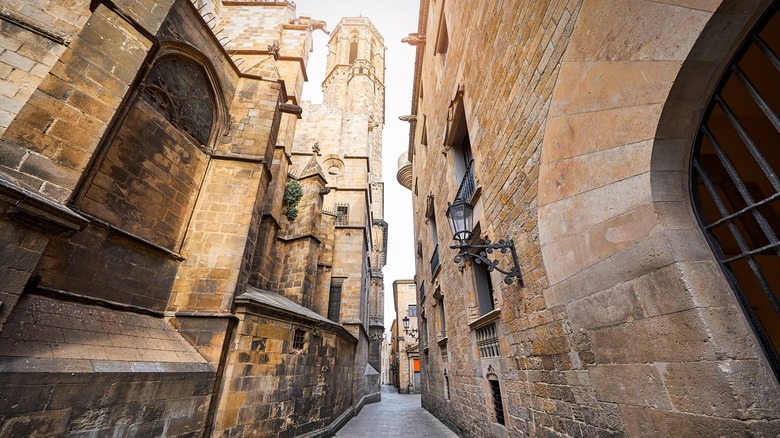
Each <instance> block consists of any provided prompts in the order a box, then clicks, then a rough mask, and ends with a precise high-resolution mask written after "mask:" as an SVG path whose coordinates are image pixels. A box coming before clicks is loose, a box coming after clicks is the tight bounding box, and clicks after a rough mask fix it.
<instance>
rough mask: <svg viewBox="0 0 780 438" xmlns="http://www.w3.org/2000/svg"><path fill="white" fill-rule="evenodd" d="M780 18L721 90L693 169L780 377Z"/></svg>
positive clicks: (702, 213) (721, 257) (750, 42)
mask: <svg viewBox="0 0 780 438" xmlns="http://www.w3.org/2000/svg"><path fill="white" fill-rule="evenodd" d="M778 53H780V16H778V15H777V6H775V7H773V8H772V9H771V12H770V15H769V16H768V17H765V18H764V20H762V22H761V23H760V24H759V25H758V26H757V27H756V29H755V30H754V33H753V35H751V36H749V37H748V38H747V40H746V42H745V43H744V44H743V46H742V48H741V49H740V51H739V53H738V56H737V57H735V58H734V60H733V61H732V64H731V65H730V66H729V68H728V69H727V73H726V74H725V76H724V77H723V79H722V80H721V82H720V84H719V85H718V87H717V88H716V91H715V93H714V95H713V97H712V100H711V101H710V103H709V106H708V108H707V111H706V113H705V117H704V119H703V121H702V124H701V126H700V128H699V133H698V137H697V141H696V146H695V149H694V155H693V158H692V161H691V165H692V169H691V188H692V192H693V193H692V196H693V200H694V205H695V212H696V216H697V218H698V220H699V223H700V225H701V227H702V229H703V231H704V234H705V236H706V237H707V240H708V241H709V243H710V246H711V248H712V250H713V252H714V254H715V257H716V258H717V259H718V262H719V263H720V265H721V268H722V269H723V272H724V273H725V275H726V278H727V279H728V280H729V283H730V284H731V287H732V289H733V290H734V293H735V295H736V297H737V299H738V301H739V302H740V305H741V306H742V309H743V311H744V312H745V314H746V315H747V317H748V319H749V321H750V323H751V325H752V326H753V329H754V331H755V333H756V335H757V337H758V338H759V340H760V342H761V345H762V346H763V349H764V351H765V352H766V354H767V357H768V359H769V362H770V363H771V364H772V366H773V368H774V369H775V372H776V373H778V374H780V355H778V352H779V351H780V273H779V272H780V271H778V269H777V266H779V265H780V239H778V235H780V178H778V171H780V152H778V151H779V150H778V147H777V145H778V144H780V117H778V110H780V88H779V87H778V86H777V84H778V82H780V59H778V56H777V54H778Z"/></svg>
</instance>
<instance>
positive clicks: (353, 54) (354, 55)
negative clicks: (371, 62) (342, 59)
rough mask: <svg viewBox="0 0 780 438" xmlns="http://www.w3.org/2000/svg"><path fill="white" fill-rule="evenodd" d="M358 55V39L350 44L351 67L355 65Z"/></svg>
mask: <svg viewBox="0 0 780 438" xmlns="http://www.w3.org/2000/svg"><path fill="white" fill-rule="evenodd" d="M357 53H358V42H357V39H353V40H352V41H350V43H349V65H352V64H354V63H355V59H357Z"/></svg>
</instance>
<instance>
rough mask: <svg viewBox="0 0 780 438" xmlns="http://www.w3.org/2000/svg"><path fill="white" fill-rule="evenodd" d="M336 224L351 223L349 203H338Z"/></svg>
mask: <svg viewBox="0 0 780 438" xmlns="http://www.w3.org/2000/svg"><path fill="white" fill-rule="evenodd" d="M336 225H349V204H336Z"/></svg>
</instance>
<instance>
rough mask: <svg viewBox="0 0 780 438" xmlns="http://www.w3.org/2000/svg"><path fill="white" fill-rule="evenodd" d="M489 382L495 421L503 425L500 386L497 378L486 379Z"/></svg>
mask: <svg viewBox="0 0 780 438" xmlns="http://www.w3.org/2000/svg"><path fill="white" fill-rule="evenodd" d="M488 382H490V391H491V392H492V393H493V410H494V411H495V413H496V422H497V423H498V424H500V425H505V424H506V421H505V420H504V400H503V399H502V398H501V386H500V385H499V384H498V380H488Z"/></svg>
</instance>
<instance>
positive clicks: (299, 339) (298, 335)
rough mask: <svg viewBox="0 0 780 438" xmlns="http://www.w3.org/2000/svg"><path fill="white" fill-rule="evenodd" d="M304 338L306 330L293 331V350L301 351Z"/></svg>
mask: <svg viewBox="0 0 780 438" xmlns="http://www.w3.org/2000/svg"><path fill="white" fill-rule="evenodd" d="M305 337H306V330H301V329H295V337H293V349H295V350H302V349H303V345H304V343H303V341H304V339H305Z"/></svg>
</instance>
